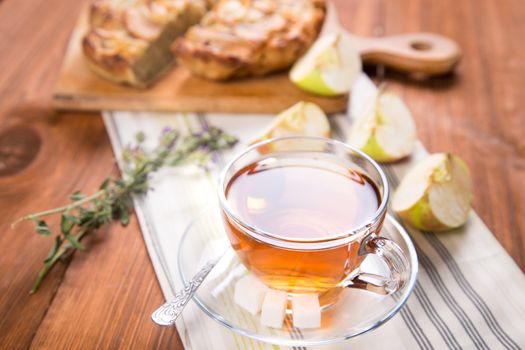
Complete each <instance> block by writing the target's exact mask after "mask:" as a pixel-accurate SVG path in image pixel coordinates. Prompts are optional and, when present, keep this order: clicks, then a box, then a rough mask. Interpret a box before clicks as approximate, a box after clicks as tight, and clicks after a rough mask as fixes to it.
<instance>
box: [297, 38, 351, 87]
mask: <svg viewBox="0 0 525 350" xmlns="http://www.w3.org/2000/svg"><path fill="white" fill-rule="evenodd" d="M360 72H361V56H360V54H359V52H358V51H357V50H356V49H355V47H354V45H353V43H352V39H351V38H349V37H348V36H347V35H344V34H342V33H338V32H337V33H329V34H326V35H323V36H321V37H320V38H319V39H317V40H316V41H315V43H314V44H313V45H312V46H311V48H310V49H309V50H308V51H307V53H306V54H305V55H304V56H303V57H301V58H300V59H299V60H297V62H296V63H295V64H294V66H293V67H292V69H291V70H290V75H289V77H290V80H291V81H292V82H293V83H294V84H296V85H297V86H298V87H299V88H301V89H303V90H306V91H308V92H311V93H313V94H317V95H322V96H338V95H343V94H346V93H348V92H349V91H350V89H351V88H352V85H353V84H354V82H355V80H356V79H357V77H358V76H359V73H360Z"/></svg>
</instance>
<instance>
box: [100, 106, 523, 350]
mask: <svg viewBox="0 0 525 350" xmlns="http://www.w3.org/2000/svg"><path fill="white" fill-rule="evenodd" d="M269 120H270V119H269V118H268V116H263V115H249V116H248V115H247V116H236V115H224V114H221V115H219V114H206V115H204V114H187V115H184V116H182V115H177V114H175V113H167V114H162V113H151V112H143V113H140V112H105V113H104V121H105V123H106V127H107V130H108V133H109V136H110V139H111V143H112V145H113V149H114V151H115V154H116V155H120V153H121V151H122V149H123V147H125V146H126V145H127V144H130V143H133V136H134V134H135V133H136V132H137V131H139V130H140V131H144V132H145V133H146V134H148V135H152V136H153V135H155V136H156V135H158V134H159V133H160V132H161V130H162V129H163V128H164V127H165V126H170V127H174V128H177V129H179V130H181V131H183V130H186V129H187V128H188V127H191V126H193V127H194V128H195V129H197V128H199V127H201V126H202V125H203V124H204V123H209V124H211V125H216V126H220V127H221V128H223V129H224V130H226V131H228V132H229V133H232V134H234V135H236V136H238V137H239V138H240V141H241V142H240V144H239V145H238V146H237V147H236V149H235V150H233V151H232V152H230V153H229V154H227V155H226V157H228V156H231V155H232V154H233V153H234V152H236V151H240V150H241V148H242V147H244V145H245V144H246V141H247V140H248V139H250V138H251V137H252V136H253V135H254V134H256V133H257V132H258V131H260V130H261V128H262V127H264V126H265V125H266V124H267V123H268V121H269ZM331 123H332V129H333V131H334V137H335V138H338V139H342V140H344V139H345V138H346V136H347V134H348V129H349V126H350V121H349V119H348V118H347V117H346V116H345V115H338V116H333V117H332V118H331ZM155 140H156V137H150V139H149V141H150V142H152V143H154V142H155ZM426 155H427V152H426V151H425V149H424V147H423V146H422V145H421V144H418V146H417V149H416V150H415V152H414V154H413V155H412V156H411V157H410V159H408V160H406V161H403V162H400V163H396V164H394V165H386V166H384V167H383V169H384V170H385V172H386V173H387V175H388V178H389V181H390V182H391V184H392V186H393V188H395V187H396V185H397V184H398V183H399V181H400V179H401V178H402V176H403V174H404V173H405V172H406V171H407V170H408V169H409V168H410V167H411V166H412V165H413V164H414V163H415V162H417V161H418V160H420V159H421V158H423V157H425V156H426ZM153 186H154V191H151V192H150V193H148V195H147V196H144V197H140V198H136V199H135V205H136V206H135V208H136V213H137V216H138V219H139V222H140V226H141V228H142V232H143V235H144V240H145V242H146V246H147V249H148V252H149V255H150V258H151V261H152V263H153V266H154V268H155V272H156V274H157V277H158V280H159V282H160V285H161V288H162V291H163V293H164V296H165V298H166V299H171V298H172V297H173V295H174V293H175V291H176V290H178V289H180V288H182V282H181V278H180V276H179V274H178V270H177V256H176V252H177V250H178V246H179V243H180V237H181V234H182V233H183V232H184V230H185V228H186V227H187V225H188V224H189V223H190V222H191V220H192V219H193V218H194V217H195V216H196V215H198V213H200V212H201V211H202V209H203V208H204V207H206V205H207V204H208V203H209V202H210V200H214V198H215V190H214V188H213V184H212V183H210V181H209V178H208V177H207V176H205V175H204V174H201V173H200V172H199V171H196V169H186V168H178V169H163V170H161V171H160V172H159V173H158V174H156V175H155V177H154V178H153ZM406 228H407V230H408V232H409V233H410V235H411V237H412V239H413V241H414V244H415V246H416V249H417V253H418V256H419V261H420V273H419V277H418V282H417V285H416V287H415V289H414V292H413V294H412V296H411V297H410V298H409V301H408V303H407V304H406V305H405V307H403V308H402V310H401V311H400V312H399V313H398V314H397V315H396V316H395V317H394V318H392V319H391V320H390V321H388V322H387V323H385V324H384V325H383V326H381V327H380V328H378V329H376V330H375V331H372V332H369V333H367V334H364V335H362V336H359V337H357V338H354V339H351V340H348V341H346V342H343V343H339V344H335V345H330V346H322V347H318V348H317V349H326V350H328V349H330V350H331V349H418V348H420V349H447V348H449V349H519V348H521V347H525V278H524V274H523V273H522V271H521V270H520V269H519V267H518V266H517V265H516V264H515V262H514V261H513V260H512V259H511V258H510V256H509V255H508V254H507V253H506V252H505V250H504V249H503V248H502V247H501V245H500V244H499V243H498V241H497V240H496V239H495V238H494V236H493V235H492V233H491V232H490V231H489V230H488V229H487V227H486V226H485V225H484V224H483V222H482V221H481V220H480V218H479V217H478V216H477V215H476V214H475V213H472V214H471V216H470V218H469V221H468V223H467V224H466V225H465V226H464V227H463V228H460V229H457V230H455V231H452V232H449V233H447V234H441V235H438V234H434V233H432V232H424V233H423V232H420V231H418V230H414V229H411V228H410V227H406ZM195 249H196V254H199V251H200V250H201V249H202V247H195ZM152 311H153V310H152ZM177 329H178V331H179V334H180V336H181V339H182V342H183V343H184V346H185V347H186V349H194V350H207V349H217V350H220V349H226V350H230V349H279V348H281V347H278V346H272V345H269V344H264V343H260V342H258V341H255V340H252V339H249V338H246V337H243V336H240V335H238V334H236V333H234V332H232V331H230V330H228V329H226V328H224V327H222V326H221V325H219V324H218V323H216V322H215V321H213V320H211V319H210V318H209V317H208V316H207V315H205V314H204V313H203V312H202V311H201V310H200V309H199V308H198V307H197V306H196V305H195V304H193V303H190V304H189V305H188V307H187V309H186V310H185V311H184V314H183V317H181V319H179V321H177ZM300 349H305V348H300Z"/></svg>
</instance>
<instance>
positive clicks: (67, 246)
mask: <svg viewBox="0 0 525 350" xmlns="http://www.w3.org/2000/svg"><path fill="white" fill-rule="evenodd" d="M145 138H146V137H145V135H144V133H141V132H140V133H138V134H137V135H135V141H136V145H135V146H133V147H126V148H125V149H124V151H123V152H122V158H121V159H122V163H123V172H122V177H121V178H116V179H111V178H109V177H108V178H106V179H105V180H104V181H103V182H102V184H101V185H100V187H99V189H98V191H96V192H95V193H93V194H91V195H85V194H83V193H81V192H79V191H76V192H74V193H73V194H72V195H71V196H70V198H69V199H70V203H69V204H67V205H64V206H62V207H58V208H54V209H49V210H45V211H41V212H38V213H33V214H29V215H26V216H24V217H21V218H20V219H18V220H16V221H15V222H14V223H13V225H12V226H13V227H14V226H15V225H16V224H17V223H19V222H21V221H24V220H30V221H32V222H33V224H34V227H35V231H36V232H37V233H38V234H40V235H43V236H53V235H54V237H55V239H54V243H53V246H52V247H51V250H50V251H49V254H48V256H47V257H46V259H45V260H44V266H43V267H42V269H41V270H40V272H39V274H38V277H37V279H36V281H35V283H34V285H33V288H32V289H31V293H35V292H36V291H37V290H38V288H39V287H40V285H41V283H42V281H43V280H44V278H45V277H46V276H47V274H48V273H49V271H50V270H51V269H52V268H53V266H55V264H56V263H57V262H58V261H60V260H61V259H64V258H66V257H67V256H69V255H70V254H71V253H73V252H74V251H75V250H84V249H85V247H84V245H83V244H82V240H83V239H84V238H85V237H86V236H88V235H89V234H91V233H93V232H95V231H96V230H97V229H98V228H100V227H101V226H103V225H105V224H108V223H110V222H111V221H113V220H118V221H120V223H121V224H122V225H123V226H126V225H128V223H129V219H130V213H131V211H132V209H133V201H132V197H133V196H134V195H143V194H145V193H146V192H147V191H148V190H149V189H150V184H149V179H150V177H151V174H152V173H154V172H156V171H157V170H159V169H160V168H161V167H163V166H180V165H184V164H188V163H191V164H197V165H199V166H201V167H204V168H208V167H210V166H212V165H213V163H214V161H215V159H216V157H217V155H218V154H219V153H220V152H221V151H224V150H227V149H229V148H232V147H233V146H234V145H235V144H236V143H237V138H235V137H234V136H232V135H229V134H227V133H225V132H224V131H222V130H220V129H218V128H216V127H209V126H205V127H204V128H203V129H202V130H201V131H199V132H194V133H191V134H189V135H186V136H183V137H181V136H180V134H179V132H177V131H176V130H172V129H169V128H166V129H164V130H163V132H162V135H161V136H160V139H159V143H158V145H157V146H156V147H155V148H153V149H152V150H148V149H147V148H146V147H144V141H145ZM58 214H59V215H60V217H61V220H60V227H59V229H58V232H57V233H56V234H54V232H55V230H56V229H55V228H51V227H50V226H49V225H48V224H47V222H46V221H45V220H44V219H43V218H44V217H47V216H50V215H58Z"/></svg>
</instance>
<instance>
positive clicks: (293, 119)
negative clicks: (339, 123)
mask: <svg viewBox="0 0 525 350" xmlns="http://www.w3.org/2000/svg"><path fill="white" fill-rule="evenodd" d="M286 136H318V137H330V123H329V122H328V118H327V117H326V114H325V113H324V112H323V110H322V109H321V108H320V107H319V106H317V105H316V104H315V103H311V102H303V101H301V102H298V103H296V104H294V105H293V106H292V107H290V108H288V109H286V110H284V111H282V112H281V113H279V114H278V115H277V116H276V117H275V118H274V119H273V120H272V122H271V123H270V124H269V125H268V126H267V127H266V128H265V129H264V130H263V131H262V132H261V133H260V134H259V136H257V137H255V138H254V139H253V140H252V141H251V142H250V144H254V143H256V142H259V141H263V140H267V139H271V138H276V137H286ZM296 142H297V141H293V140H290V141H289V142H287V143H280V145H281V147H280V148H281V150H283V147H286V148H288V149H292V148H294V147H295V146H297V145H296ZM266 146H267V147H266V148H265V149H260V150H259V151H261V152H268V151H270V150H271V149H270V147H271V146H270V145H266Z"/></svg>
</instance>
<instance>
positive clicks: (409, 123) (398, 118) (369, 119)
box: [347, 89, 417, 162]
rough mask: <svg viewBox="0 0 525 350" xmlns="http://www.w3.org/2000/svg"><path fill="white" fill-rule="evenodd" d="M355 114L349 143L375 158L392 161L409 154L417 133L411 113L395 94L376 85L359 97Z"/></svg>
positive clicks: (381, 160) (380, 160)
mask: <svg viewBox="0 0 525 350" xmlns="http://www.w3.org/2000/svg"><path fill="white" fill-rule="evenodd" d="M352 103H356V104H361V105H360V106H359V108H355V110H358V111H359V113H360V114H361V115H354V116H353V117H354V118H355V119H354V124H353V125H352V129H351V131H350V136H349V138H348V140H347V141H348V143H349V144H350V145H352V146H354V147H357V148H359V149H360V150H362V151H363V152H365V153H366V154H368V155H369V156H370V157H372V158H373V159H374V160H376V161H378V162H393V161H396V160H399V159H401V158H404V157H406V156H408V155H409V154H410V153H411V152H412V150H413V149H414V146H415V143H416V139H417V135H416V125H415V123H414V120H413V118H412V113H410V110H409V109H408V107H407V106H406V105H405V103H404V102H403V101H402V100H401V99H400V98H399V97H398V96H396V95H394V94H392V93H389V92H384V91H383V90H382V89H379V90H377V91H376V92H375V94H373V95H371V96H368V98H366V99H364V100H361V101H353V102H352Z"/></svg>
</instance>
